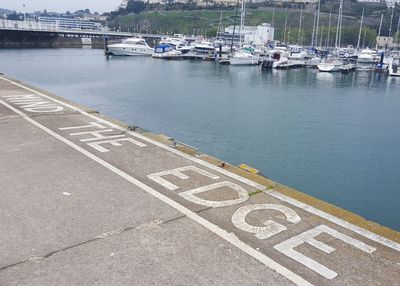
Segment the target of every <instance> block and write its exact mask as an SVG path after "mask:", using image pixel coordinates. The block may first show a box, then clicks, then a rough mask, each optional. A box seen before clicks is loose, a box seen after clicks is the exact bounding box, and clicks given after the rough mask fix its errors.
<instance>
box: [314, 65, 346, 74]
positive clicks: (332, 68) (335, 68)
mask: <svg viewBox="0 0 400 286" xmlns="http://www.w3.org/2000/svg"><path fill="white" fill-rule="evenodd" d="M317 67H318V70H319V71H321V72H338V71H340V70H341V66H340V65H334V64H332V65H331V64H319V65H317Z"/></svg>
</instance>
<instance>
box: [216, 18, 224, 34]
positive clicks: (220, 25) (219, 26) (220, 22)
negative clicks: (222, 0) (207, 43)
mask: <svg viewBox="0 0 400 286" xmlns="http://www.w3.org/2000/svg"><path fill="white" fill-rule="evenodd" d="M218 32H219V33H222V32H223V31H222V11H221V15H220V16H219V23H218V31H217V35H216V38H217V39H218Z"/></svg>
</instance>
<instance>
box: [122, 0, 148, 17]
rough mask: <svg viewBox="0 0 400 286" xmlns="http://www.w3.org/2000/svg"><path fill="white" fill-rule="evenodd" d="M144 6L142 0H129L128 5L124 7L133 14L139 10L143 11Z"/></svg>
mask: <svg viewBox="0 0 400 286" xmlns="http://www.w3.org/2000/svg"><path fill="white" fill-rule="evenodd" d="M145 8H146V5H145V4H144V2H143V1H135V0H129V2H128V6H127V7H126V11H127V12H128V13H129V12H133V13H135V14H139V13H140V12H142V11H144V9H145Z"/></svg>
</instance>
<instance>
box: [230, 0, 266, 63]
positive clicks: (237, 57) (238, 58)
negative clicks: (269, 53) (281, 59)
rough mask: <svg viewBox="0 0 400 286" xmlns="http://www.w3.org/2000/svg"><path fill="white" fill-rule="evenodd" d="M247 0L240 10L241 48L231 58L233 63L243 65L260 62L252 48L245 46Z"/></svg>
mask: <svg viewBox="0 0 400 286" xmlns="http://www.w3.org/2000/svg"><path fill="white" fill-rule="evenodd" d="M244 1H245V0H242V9H241V12H240V28H239V37H240V49H239V51H237V52H235V53H234V54H233V55H232V57H231V58H230V60H229V62H230V64H231V65H236V66H237V65H241V66H252V65H258V64H259V57H258V56H256V55H254V54H253V49H252V48H249V47H247V48H245V47H244V34H243V31H244V19H245V14H246V8H245V3H244Z"/></svg>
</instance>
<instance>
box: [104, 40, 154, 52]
mask: <svg viewBox="0 0 400 286" xmlns="http://www.w3.org/2000/svg"><path fill="white" fill-rule="evenodd" d="M152 53H153V48H151V47H150V46H149V45H148V44H147V43H146V41H145V40H144V39H142V38H129V39H126V40H123V41H122V43H119V44H111V45H108V46H107V54H109V55H114V56H151V55H152Z"/></svg>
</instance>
